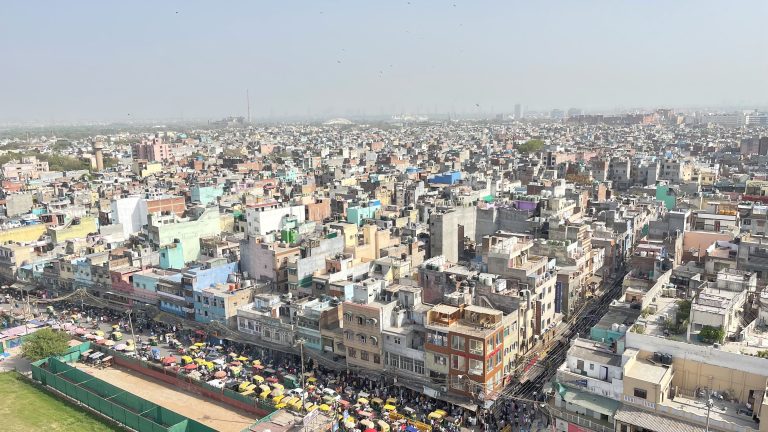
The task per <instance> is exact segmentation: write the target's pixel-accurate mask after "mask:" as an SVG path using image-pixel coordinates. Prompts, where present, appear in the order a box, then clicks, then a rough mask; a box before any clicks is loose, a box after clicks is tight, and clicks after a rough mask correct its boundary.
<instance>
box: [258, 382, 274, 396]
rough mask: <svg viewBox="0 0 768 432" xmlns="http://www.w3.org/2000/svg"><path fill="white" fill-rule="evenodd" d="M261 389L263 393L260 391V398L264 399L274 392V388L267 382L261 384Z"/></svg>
mask: <svg viewBox="0 0 768 432" xmlns="http://www.w3.org/2000/svg"><path fill="white" fill-rule="evenodd" d="M259 390H261V393H259V399H263V400H266V399H267V398H268V397H269V394H270V393H272V389H270V388H269V386H268V385H265V384H262V385H260V386H259Z"/></svg>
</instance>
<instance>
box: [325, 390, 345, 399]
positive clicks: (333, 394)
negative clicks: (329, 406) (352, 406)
mask: <svg viewBox="0 0 768 432" xmlns="http://www.w3.org/2000/svg"><path fill="white" fill-rule="evenodd" d="M323 396H330V397H331V398H333V400H339V399H341V395H339V394H338V393H336V390H334V389H332V388H324V389H323Z"/></svg>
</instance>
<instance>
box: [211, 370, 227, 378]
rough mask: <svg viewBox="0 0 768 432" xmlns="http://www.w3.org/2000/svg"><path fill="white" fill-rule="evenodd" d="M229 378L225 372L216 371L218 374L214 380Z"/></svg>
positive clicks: (215, 374) (214, 375)
mask: <svg viewBox="0 0 768 432" xmlns="http://www.w3.org/2000/svg"><path fill="white" fill-rule="evenodd" d="M226 376H227V373H226V372H224V371H216V373H214V374H213V377H214V378H219V379H221V378H225V377H226Z"/></svg>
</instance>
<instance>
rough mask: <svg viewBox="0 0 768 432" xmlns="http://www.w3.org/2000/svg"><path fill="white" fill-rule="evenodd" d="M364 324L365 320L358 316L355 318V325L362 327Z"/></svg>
mask: <svg viewBox="0 0 768 432" xmlns="http://www.w3.org/2000/svg"><path fill="white" fill-rule="evenodd" d="M364 323H365V318H363V317H361V316H359V317H357V325H363V324H364Z"/></svg>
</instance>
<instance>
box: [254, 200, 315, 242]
mask: <svg viewBox="0 0 768 432" xmlns="http://www.w3.org/2000/svg"><path fill="white" fill-rule="evenodd" d="M288 219H295V220H296V222H297V223H298V224H301V223H304V220H305V219H306V210H305V207H304V205H282V204H281V203H277V202H272V203H264V204H258V205H256V206H253V207H248V208H247V209H246V210H245V220H246V223H247V228H246V232H247V233H248V235H252V236H263V235H265V234H267V233H270V232H273V231H279V230H280V229H282V228H283V226H284V225H285V222H286V221H287V220H288Z"/></svg>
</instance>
